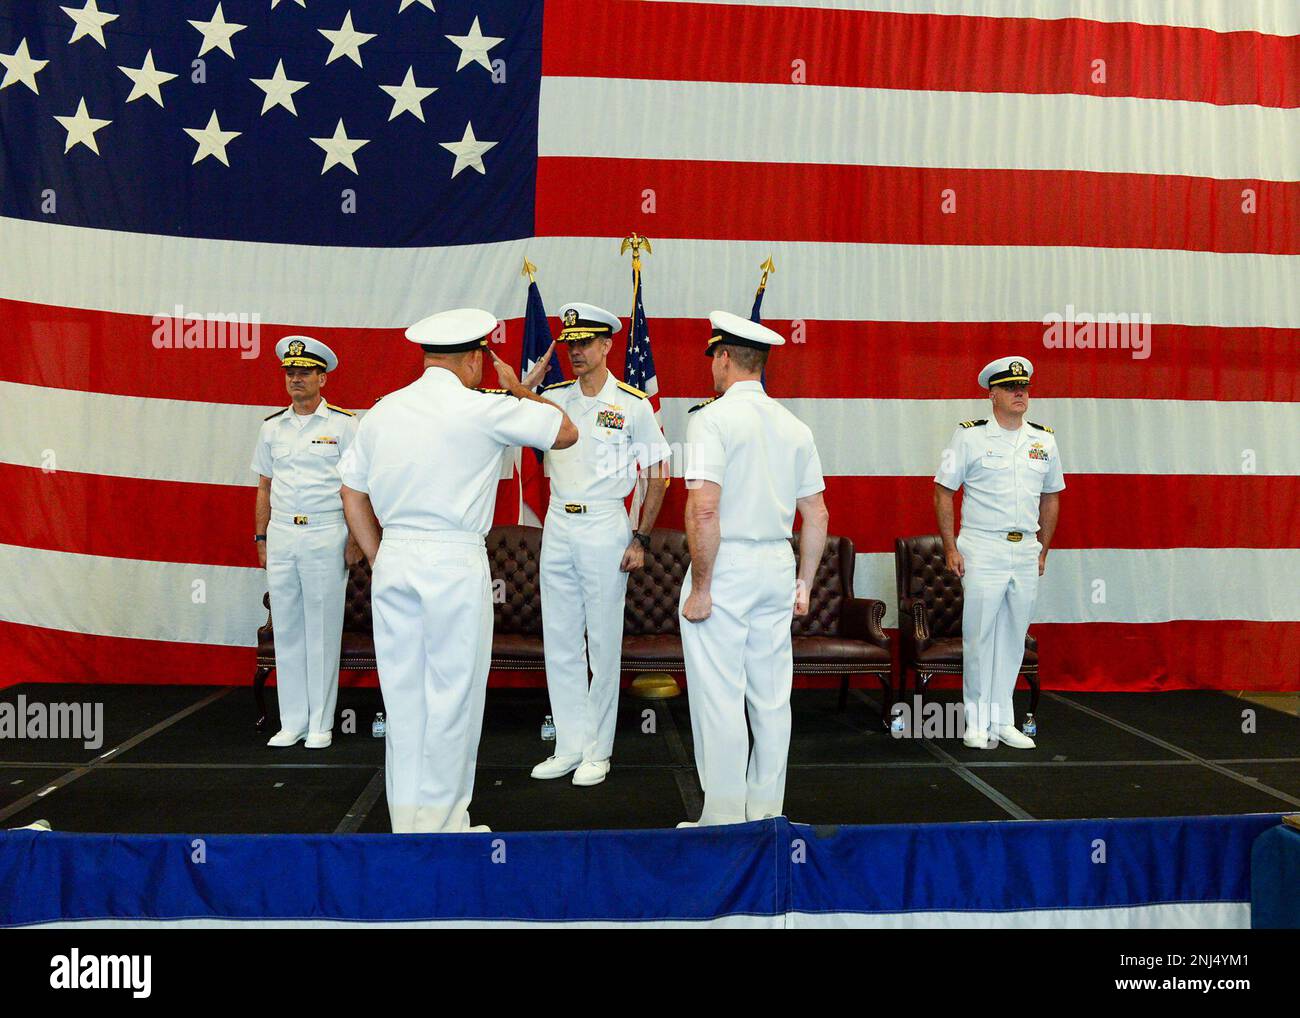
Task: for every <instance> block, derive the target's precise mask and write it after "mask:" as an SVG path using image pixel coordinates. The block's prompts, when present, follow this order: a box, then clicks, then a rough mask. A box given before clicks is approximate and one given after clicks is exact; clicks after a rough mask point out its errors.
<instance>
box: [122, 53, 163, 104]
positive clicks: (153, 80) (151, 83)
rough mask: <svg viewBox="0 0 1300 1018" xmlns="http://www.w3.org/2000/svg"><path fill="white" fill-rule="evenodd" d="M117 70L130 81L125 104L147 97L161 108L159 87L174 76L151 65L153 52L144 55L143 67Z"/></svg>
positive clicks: (160, 90)
mask: <svg viewBox="0 0 1300 1018" xmlns="http://www.w3.org/2000/svg"><path fill="white" fill-rule="evenodd" d="M118 70H119V71H121V72H122V73H123V74H125V75H126V76H127V77H128V78H130V79H131V82H132V84H131V94H130V95H128V96H127V97H126V101H127V102H135V100H137V99H139V98H141V97H143V96H146V95H147V96H148V97H149V98H150V99H152V100H153V101H154V102H156V103H157V104H158V105H159V106H162V104H163V101H162V89H161V88H160V87H159V86H161V85H165V84H167V82H169V81H171V80H172V79H173V78H174V77H176V75H174V74H168V73H167V72H166V71H160V70H158V68H156V67H155V66H154V65H153V50H149V52H147V53H146V54H145V55H144V65H143V66H141V67H120V66H119V67H118Z"/></svg>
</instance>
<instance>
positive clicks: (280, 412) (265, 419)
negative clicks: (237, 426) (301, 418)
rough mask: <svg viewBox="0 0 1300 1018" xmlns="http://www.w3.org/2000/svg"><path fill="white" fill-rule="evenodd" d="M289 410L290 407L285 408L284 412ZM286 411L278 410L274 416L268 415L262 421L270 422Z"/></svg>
mask: <svg viewBox="0 0 1300 1018" xmlns="http://www.w3.org/2000/svg"><path fill="white" fill-rule="evenodd" d="M288 409H289V408H288V407H285V408H284V410H288ZM284 410H277V411H276V412H275V413H273V414H267V415H266V416H265V417H263V418H262V420H264V421H269V420H271V419H272V418H273V417H279V416H280V415H281V414H282V413H284Z"/></svg>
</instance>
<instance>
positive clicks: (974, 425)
mask: <svg viewBox="0 0 1300 1018" xmlns="http://www.w3.org/2000/svg"><path fill="white" fill-rule="evenodd" d="M988 422H989V419H988V418H987V417H985V418H984V419H983V420H981V421H962V422H961V424H960V427H963V428H978V427H980V426H981V425H984V424H988Z"/></svg>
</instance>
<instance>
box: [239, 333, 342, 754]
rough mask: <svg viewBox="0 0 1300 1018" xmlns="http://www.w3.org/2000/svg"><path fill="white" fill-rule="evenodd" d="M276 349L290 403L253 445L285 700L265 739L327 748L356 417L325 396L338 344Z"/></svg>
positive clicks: (259, 531)
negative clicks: (345, 488)
mask: <svg viewBox="0 0 1300 1018" xmlns="http://www.w3.org/2000/svg"><path fill="white" fill-rule="evenodd" d="M275 355H276V356H277V357H278V358H280V363H281V365H282V366H283V368H284V378H285V388H286V389H288V392H289V396H290V398H291V399H292V400H293V403H292V404H291V405H290V406H287V407H285V409H283V410H279V411H277V412H275V413H273V414H272V415H271V416H270V417H268V418H266V420H265V421H264V422H263V423H262V429H261V431H260V432H259V433H258V436H257V446H256V447H255V449H254V450H253V470H254V471H255V472H256V473H257V474H258V475H259V481H258V488H257V504H256V510H255V516H254V526H255V530H254V537H253V539H254V540H255V541H256V542H257V553H258V559H259V560H260V561H261V563H262V565H263V566H264V567H265V568H266V580H267V586H268V587H269V588H270V592H271V617H272V618H273V619H274V622H275V673H276V679H275V682H276V698H277V700H278V702H279V706H280V730H279V731H278V732H277V733H276V734H275V735H273V736H272V737H271V739H270V741H269V742H267V745H268V746H277V747H283V746H292V745H294V744H295V743H298V742H304V741H305V742H306V745H307V748H308V749H324V748H326V747H327V746H329V744H330V742H331V741H332V739H333V729H334V706H335V703H336V702H337V700H338V690H339V647H340V643H341V641H342V637H343V603H344V597H345V595H346V593H347V585H348V566H350V565H352V564H353V563H355V562H359V561H360V559H361V549H360V548H359V547H358V546H357V544H356V542H355V541H353V540H351V539H350V538H349V536H348V528H347V524H346V523H345V522H344V520H343V503H342V501H341V500H340V498H339V460H340V458H341V457H342V455H343V453H344V452H346V451H347V449H348V447H349V446H350V445H351V444H352V439H353V436H354V435H355V434H356V429H357V421H356V417H355V416H354V415H353V413H352V412H351V411H350V410H344V409H342V408H341V407H336V406H334V405H333V404H331V403H326V402H325V400H324V399H322V398H321V389H322V388H323V387H324V386H325V382H326V379H327V375H328V372H331V371H333V370H334V369H335V368H336V367H338V358H337V357H336V356H335V355H334V351H333V350H331V349H330V348H329V347H328V346H326V345H325V344H324V343H322V342H321V341H320V340H318V339H313V338H312V337H311V336H286V337H285V338H284V339H282V340H280V342H279V343H277V344H276V345H275Z"/></svg>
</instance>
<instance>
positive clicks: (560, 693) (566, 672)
mask: <svg viewBox="0 0 1300 1018" xmlns="http://www.w3.org/2000/svg"><path fill="white" fill-rule="evenodd" d="M583 504H584V505H585V506H586V509H587V511H586V512H585V513H568V512H565V511H564V503H563V502H561V501H558V500H555V499H552V501H551V505H550V508H549V509H548V510H547V513H546V522H545V526H544V529H543V531H542V554H541V562H540V569H541V587H542V648H543V652H544V654H545V657H546V686H547V689H548V691H549V692H550V697H551V715H552V717H553V718H554V721H555V755H556V756H577V755H578V754H581V755H582V758H583V759H584V760H587V761H594V760H608V759H609V758H610V756H611V755H612V753H613V751H614V728H615V725H616V723H617V721H618V688H619V676H620V672H621V666H622V658H623V608H624V601H625V599H626V596H627V580H628V574H627V573H625V572H623V571H622V570H621V569H620V568H619V566H620V565H622V562H623V552H624V551H626V550H627V546H628V544H629V542H630V541H631V540H632V524H631V521H630V520H629V519H628V515H627V509H626V508H625V507H624V505H623V500H622V499H607V500H604V501H600V502H586V503H583ZM584 633H585V638H584ZM589 665H590V671H591V681H590V684H588V680H587V673H588V666H589Z"/></svg>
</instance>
